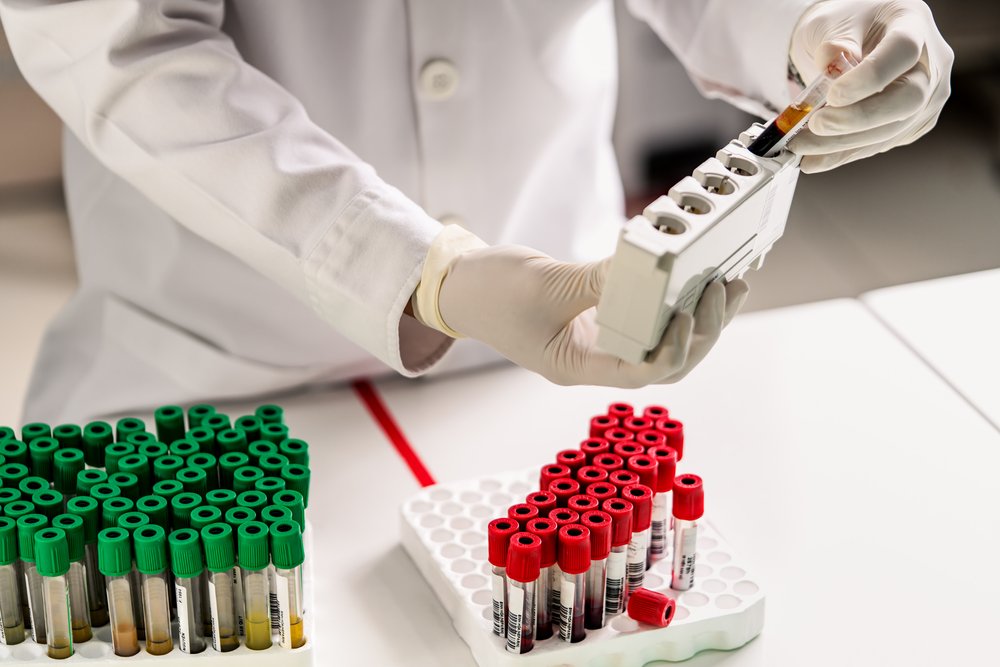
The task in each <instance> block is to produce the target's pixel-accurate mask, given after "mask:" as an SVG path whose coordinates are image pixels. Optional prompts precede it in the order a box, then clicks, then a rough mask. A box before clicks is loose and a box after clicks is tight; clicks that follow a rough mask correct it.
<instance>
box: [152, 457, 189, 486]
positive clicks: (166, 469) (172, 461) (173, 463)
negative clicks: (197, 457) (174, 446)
mask: <svg viewBox="0 0 1000 667" xmlns="http://www.w3.org/2000/svg"><path fill="white" fill-rule="evenodd" d="M184 466H185V463H184V459H183V458H182V457H180V456H177V455H176V454H167V455H166V456H161V457H160V458H158V459H156V460H155V461H153V480H154V482H162V481H163V480H165V479H169V480H173V479H175V478H176V477H177V471H178V470H180V469H181V468H183V467H184Z"/></svg>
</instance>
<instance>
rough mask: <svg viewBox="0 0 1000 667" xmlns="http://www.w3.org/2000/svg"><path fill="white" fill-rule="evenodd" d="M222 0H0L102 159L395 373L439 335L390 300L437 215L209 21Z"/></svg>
mask: <svg viewBox="0 0 1000 667" xmlns="http://www.w3.org/2000/svg"><path fill="white" fill-rule="evenodd" d="M223 14H224V2H223V0H142V1H140V0H84V1H65V0H61V1H53V0H0V18H2V20H3V23H4V26H5V28H6V31H7V35H8V39H9V42H10V45H11V47H12V50H13V53H14V56H15V58H16V61H17V63H18V65H19V66H20V68H21V70H22V72H23V73H24V76H25V78H26V79H27V80H28V82H29V83H30V84H31V85H32V86H33V87H34V88H35V90H36V91H37V92H38V93H39V94H40V95H41V96H42V98H44V100H45V101H46V102H47V103H48V104H49V105H50V106H51V107H52V108H53V109H54V110H55V111H56V113H57V114H58V115H59V116H60V118H61V119H62V120H63V122H64V123H65V124H66V125H67V126H68V127H69V128H70V130H71V131H72V132H73V133H74V134H75V135H76V136H77V137H79V139H80V140H81V141H82V142H83V143H84V144H85V145H86V146H87V148H88V149H89V150H91V151H92V152H93V153H94V154H95V155H96V156H97V157H98V159H100V160H101V161H102V162H103V163H104V164H105V165H106V166H107V167H108V168H110V169H111V170H112V171H114V172H116V173H117V174H118V175H120V176H121V177H123V178H125V179H126V180H127V181H129V182H130V183H131V184H132V185H133V186H134V187H136V188H137V189H138V190H139V191H141V192H142V193H143V194H144V195H146V196H147V197H148V198H149V199H151V200H152V201H153V202H154V203H156V204H157V205H158V206H160V207H161V208H162V209H163V210H165V211H166V212H167V213H168V214H170V215H171V216H172V217H173V218H175V219H176V220H177V221H178V222H180V223H181V224H183V225H185V226H186V227H188V228H190V229H191V230H192V231H194V232H195V233H197V234H199V235H201V236H203V237H204V238H206V239H208V240H209V241H211V242H213V243H215V244H217V245H219V246H221V247H222V248H224V249H226V250H228V251H229V252H231V253H232V254H234V255H236V256H237V257H239V258H240V259H242V260H243V261H244V262H246V263H247V264H249V265H250V266H251V267H253V268H255V269H256V270H258V271H259V272H261V273H262V274H264V275H265V276H267V277H269V278H271V279H272V280H274V281H276V282H278V283H279V284H281V285H283V286H284V287H286V288H287V289H289V290H290V291H291V292H292V293H293V294H295V295H296V296H297V297H298V298H300V299H302V300H303V301H305V302H307V303H308V304H310V305H311V306H312V307H313V308H314V309H315V310H316V311H317V312H318V313H319V314H320V316H321V317H323V318H324V319H325V320H326V321H327V322H329V323H330V324H331V325H332V326H333V327H334V328H336V329H337V330H338V331H340V332H341V333H342V334H343V335H345V336H346V337H347V338H349V339H351V340H352V341H354V342H355V343H357V344H359V345H361V346H363V347H364V348H366V349H367V350H369V351H370V352H371V353H372V354H374V355H375V356H376V357H378V358H380V359H381V360H383V361H384V362H386V363H387V364H389V365H390V366H391V367H393V368H394V369H396V370H397V371H399V372H401V373H403V374H405V375H415V374H418V373H419V372H421V371H423V370H425V369H426V368H427V367H429V366H430V365H431V364H432V363H433V362H434V361H435V360H436V359H437V358H439V357H440V356H441V355H442V354H443V352H444V351H445V350H446V349H447V347H448V345H449V343H450V339H449V338H447V337H446V336H444V335H442V334H440V333H438V332H436V331H433V330H431V329H428V328H426V327H423V326H422V325H420V324H418V323H417V322H416V321H415V320H413V319H412V318H411V317H409V316H404V315H403V308H404V307H405V305H406V303H407V301H408V300H409V298H410V296H411V294H412V293H413V290H414V288H415V286H416V284H417V281H418V280H419V276H420V270H421V267H422V264H423V260H424V257H425V255H426V253H427V249H428V248H429V246H430V244H431V242H432V240H433V239H434V237H435V236H436V235H437V234H438V232H439V231H440V229H441V225H440V224H439V223H438V222H437V221H435V220H434V219H432V218H431V217H430V216H428V215H427V214H426V213H425V212H424V211H423V210H422V209H421V208H420V207H419V206H417V205H416V204H415V203H413V202H411V201H410V200H408V199H407V198H406V197H405V196H404V195H403V194H402V193H401V192H399V191H398V190H396V189H395V188H393V187H391V186H389V185H388V184H386V183H385V182H383V181H382V180H381V179H380V178H379V177H378V176H377V175H376V173H375V171H374V169H372V168H371V167H370V166H369V165H367V164H365V163H364V162H362V161H361V160H360V159H359V158H358V157H357V156H355V155H354V154H353V153H352V152H351V151H350V150H349V149H348V148H346V147H345V146H343V145H342V144H341V143H339V142H338V141H337V140H336V139H335V138H334V137H332V136H330V135H329V134H328V133H326V132H325V131H323V130H322V129H321V128H319V127H318V126H316V125H315V124H314V123H312V122H311V121H310V119H309V117H308V116H307V115H306V112H305V110H304V109H303V107H302V105H301V104H300V103H299V102H298V100H296V99H295V98H294V97H293V96H292V95H291V94H290V93H289V92H288V91H286V90H285V89H283V88H282V87H281V86H279V85H278V84H277V83H276V82H274V81H273V80H271V79H270V78H268V77H267V76H265V75H264V74H263V73H261V72H260V71H258V70H256V69H254V68H253V67H251V66H250V65H249V64H247V63H246V62H245V61H244V60H243V59H242V58H241V56H240V54H239V53H238V52H237V50H236V48H235V46H234V45H233V43H232V42H231V40H230V39H229V38H228V37H227V36H226V35H225V34H224V33H222V31H221V30H220V26H221V23H222V19H223Z"/></svg>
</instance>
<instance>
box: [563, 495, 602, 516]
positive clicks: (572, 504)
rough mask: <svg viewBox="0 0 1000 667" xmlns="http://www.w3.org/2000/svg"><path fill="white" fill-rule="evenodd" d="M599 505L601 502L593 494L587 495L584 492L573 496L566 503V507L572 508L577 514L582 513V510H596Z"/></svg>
mask: <svg viewBox="0 0 1000 667" xmlns="http://www.w3.org/2000/svg"><path fill="white" fill-rule="evenodd" d="M600 506H601V502H600V501H599V500H598V499H597V498H595V497H593V496H588V495H586V494H584V493H581V494H579V495H575V496H573V497H572V498H570V499H569V501H568V502H567V503H566V507H567V508H569V509H571V510H573V511H574V512H576V513H578V514H583V513H584V512H589V511H591V510H596V509H597V508H598V507H600Z"/></svg>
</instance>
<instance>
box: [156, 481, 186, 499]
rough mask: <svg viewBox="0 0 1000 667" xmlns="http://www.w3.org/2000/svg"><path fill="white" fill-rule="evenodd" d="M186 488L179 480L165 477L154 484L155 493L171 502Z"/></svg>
mask: <svg viewBox="0 0 1000 667" xmlns="http://www.w3.org/2000/svg"><path fill="white" fill-rule="evenodd" d="M183 490H184V485H183V484H181V483H180V482H178V481H177V480H176V479H164V480H160V481H159V482H157V483H156V484H154V485H153V495H157V496H160V497H162V498H163V499H164V500H166V501H167V504H168V505H169V504H170V501H171V500H172V499H173V497H174V496H176V495H177V494H178V493H181V492H182V491H183Z"/></svg>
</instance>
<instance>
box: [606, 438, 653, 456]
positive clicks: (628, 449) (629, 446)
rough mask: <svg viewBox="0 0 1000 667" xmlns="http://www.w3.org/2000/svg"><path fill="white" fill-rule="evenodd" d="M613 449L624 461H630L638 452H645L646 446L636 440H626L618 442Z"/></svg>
mask: <svg viewBox="0 0 1000 667" xmlns="http://www.w3.org/2000/svg"><path fill="white" fill-rule="evenodd" d="M611 451H612V452H614V453H615V456H620V457H622V460H623V461H628V460H629V459H630V458H632V457H633V456H635V455H636V454H645V453H646V448H645V447H643V446H642V445H640V444H639V443H638V442H635V441H634V440H629V441H626V442H616V443H615V446H614V447H613V448H612V449H611Z"/></svg>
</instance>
